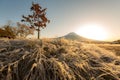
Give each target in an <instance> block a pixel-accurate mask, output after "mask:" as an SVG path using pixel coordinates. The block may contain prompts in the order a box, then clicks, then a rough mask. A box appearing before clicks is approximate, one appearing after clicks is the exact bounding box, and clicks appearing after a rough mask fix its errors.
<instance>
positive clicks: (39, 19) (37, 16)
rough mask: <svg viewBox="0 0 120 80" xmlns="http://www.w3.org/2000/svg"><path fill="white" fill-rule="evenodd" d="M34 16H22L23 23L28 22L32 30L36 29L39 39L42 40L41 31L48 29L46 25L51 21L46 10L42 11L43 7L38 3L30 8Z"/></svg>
mask: <svg viewBox="0 0 120 80" xmlns="http://www.w3.org/2000/svg"><path fill="white" fill-rule="evenodd" d="M30 10H31V12H32V14H30V15H27V16H24V15H23V16H22V17H23V19H22V20H21V21H22V22H27V23H28V24H29V25H30V28H34V29H35V30H37V32H38V39H39V38H40V31H41V29H44V28H45V27H46V24H47V23H49V22H50V20H48V19H47V17H46V12H45V11H46V8H44V9H42V7H41V6H40V5H39V4H38V3H36V4H35V3H32V6H31V8H30Z"/></svg>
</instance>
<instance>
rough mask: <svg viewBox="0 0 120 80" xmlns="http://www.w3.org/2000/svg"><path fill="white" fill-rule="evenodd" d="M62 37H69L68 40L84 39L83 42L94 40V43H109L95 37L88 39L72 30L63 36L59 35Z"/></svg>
mask: <svg viewBox="0 0 120 80" xmlns="http://www.w3.org/2000/svg"><path fill="white" fill-rule="evenodd" d="M58 38H59V39H60V38H64V39H68V40H76V41H82V42H92V43H107V42H106V41H99V40H93V39H88V38H85V37H82V36H80V35H78V34H76V33H75V32H70V33H68V34H67V35H65V36H62V37H58Z"/></svg>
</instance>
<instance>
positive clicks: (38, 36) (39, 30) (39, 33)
mask: <svg viewBox="0 0 120 80" xmlns="http://www.w3.org/2000/svg"><path fill="white" fill-rule="evenodd" d="M38 39H40V28H39V27H38Z"/></svg>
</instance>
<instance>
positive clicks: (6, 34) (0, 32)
mask: <svg viewBox="0 0 120 80" xmlns="http://www.w3.org/2000/svg"><path fill="white" fill-rule="evenodd" d="M0 37H3V38H9V39H11V38H13V39H14V38H16V34H15V32H14V29H13V28H12V27H11V26H10V25H6V26H4V27H3V28H0Z"/></svg>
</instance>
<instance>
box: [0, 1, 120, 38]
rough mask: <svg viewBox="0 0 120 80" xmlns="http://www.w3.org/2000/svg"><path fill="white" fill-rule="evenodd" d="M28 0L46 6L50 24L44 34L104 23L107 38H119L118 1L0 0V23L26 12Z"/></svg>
mask: <svg viewBox="0 0 120 80" xmlns="http://www.w3.org/2000/svg"><path fill="white" fill-rule="evenodd" d="M32 1H34V2H38V3H40V4H41V6H42V7H43V8H47V17H48V18H49V19H50V21H51V22H50V23H49V24H48V26H47V28H46V29H44V30H42V36H44V37H57V36H62V35H65V34H67V33H69V32H74V31H76V30H78V29H79V27H81V25H84V24H88V23H96V24H100V25H104V27H105V28H106V29H107V32H108V33H109V35H110V37H109V39H120V0H0V26H2V25H4V24H6V22H7V21H8V20H12V22H14V23H15V22H19V21H20V20H21V15H23V14H24V15H27V14H29V13H30V7H31V3H32Z"/></svg>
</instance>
